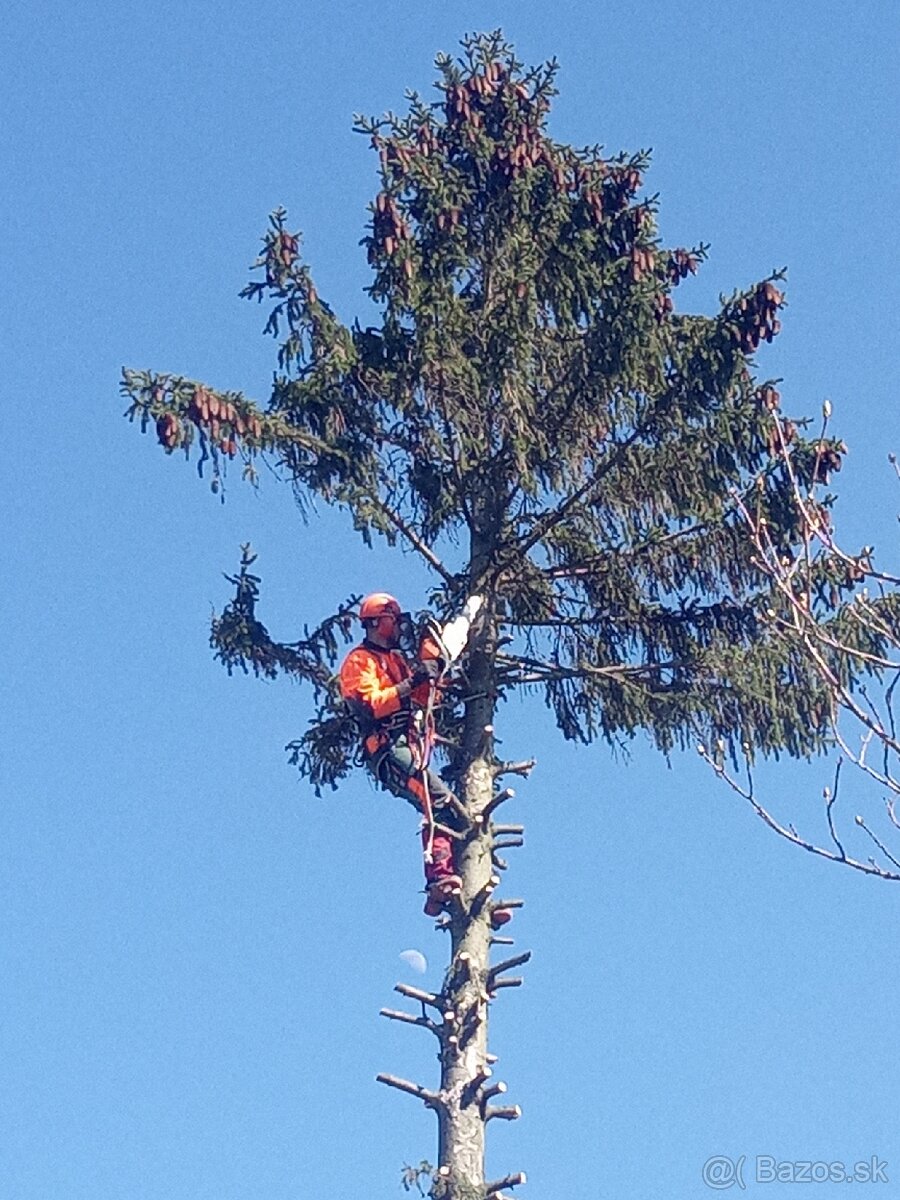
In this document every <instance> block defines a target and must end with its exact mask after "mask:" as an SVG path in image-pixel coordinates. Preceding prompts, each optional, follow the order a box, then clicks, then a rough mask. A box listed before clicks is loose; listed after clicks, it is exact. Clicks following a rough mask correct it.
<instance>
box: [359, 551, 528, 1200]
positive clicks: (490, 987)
mask: <svg viewBox="0 0 900 1200" xmlns="http://www.w3.org/2000/svg"><path fill="white" fill-rule="evenodd" d="M474 550H475V548H474V547H473V560H472V570H471V572H470V575H469V577H470V579H471V580H473V581H474V587H475V590H477V580H478V578H479V565H480V567H481V568H484V567H486V566H487V565H488V563H489V561H490V555H489V553H485V552H484V551H482V553H481V554H478V553H475V552H474ZM486 608H487V610H488V611H487V612H486V614H485V616H484V619H483V622H482V623H481V625H480V627H479V629H478V631H477V633H476V634H475V635H474V637H473V640H472V642H471V643H470V647H469V654H468V669H467V672H466V682H467V687H468V690H469V694H470V696H471V699H470V700H469V701H468V702H467V705H466V714H465V723H464V729H463V737H462V746H461V753H460V756H459V759H458V760H457V761H458V763H459V767H460V771H461V774H460V778H459V783H458V785H457V789H456V790H457V794H458V795H459V797H460V799H461V800H462V801H463V803H464V805H465V808H466V811H467V814H468V816H469V819H470V821H471V822H472V828H471V830H470V833H469V834H468V836H467V837H466V838H465V840H464V841H461V842H459V843H457V848H456V854H455V859H456V866H457V870H458V873H459V875H460V876H461V878H462V894H461V896H460V898H459V902H458V903H455V904H454V906H453V909H452V911H451V913H450V918H449V932H450V944H451V954H450V964H449V966H448V969H447V974H446V976H445V979H444V984H443V987H442V988H441V991H440V993H438V994H431V993H425V992H422V991H420V990H419V989H416V988H411V987H409V986H407V985H398V987H397V990H398V991H399V992H401V994H403V995H406V996H408V997H409V998H411V999H417V1000H420V1001H421V1002H422V1016H421V1017H414V1016H412V1015H411V1014H403V1013H397V1012H394V1011H393V1010H384V1009H383V1010H382V1012H383V1015H384V1016H386V1017H391V1018H392V1019H395V1020H402V1021H407V1022H409V1023H411V1024H417V1025H421V1026H424V1027H425V1028H427V1029H428V1030H429V1031H430V1032H431V1033H432V1034H434V1035H435V1036H436V1037H437V1038H438V1040H439V1042H440V1046H441V1053H440V1062H441V1082H440V1088H439V1089H438V1090H437V1091H434V1092H432V1091H429V1090H428V1089H427V1088H424V1087H422V1086H421V1085H418V1084H412V1083H409V1082H408V1081H406V1080H399V1079H396V1078H395V1077H394V1076H389V1075H380V1076H379V1077H378V1078H379V1079H380V1080H381V1081H382V1082H383V1083H387V1084H389V1085H390V1086H392V1087H395V1088H398V1089H399V1090H400V1091H405V1092H407V1093H409V1094H411V1095H414V1096H417V1097H418V1098H419V1099H420V1100H423V1101H424V1102H425V1103H426V1104H427V1105H428V1107H430V1108H432V1109H434V1111H435V1112H436V1114H437V1117H438V1167H437V1172H436V1178H435V1182H434V1187H433V1190H432V1196H433V1197H434V1200H485V1197H486V1196H498V1195H499V1193H500V1189H501V1188H503V1187H515V1186H516V1185H517V1184H519V1183H524V1182H525V1176H524V1174H522V1173H519V1174H517V1175H507V1176H505V1177H504V1178H503V1179H502V1180H495V1181H493V1182H487V1181H486V1179H485V1163H484V1159H485V1127H486V1125H487V1123H488V1121H489V1120H490V1119H491V1118H492V1117H497V1118H503V1119H505V1120H513V1119H515V1118H516V1117H518V1116H519V1109H518V1107H516V1106H509V1105H496V1104H491V1103H490V1102H491V1101H492V1100H495V1099H496V1097H498V1096H502V1094H503V1093H504V1092H505V1091H506V1085H505V1084H504V1083H502V1082H500V1081H494V1080H493V1079H492V1071H491V1064H492V1063H493V1062H495V1061H496V1059H495V1058H494V1056H492V1055H490V1054H489V1053H488V1009H489V1001H490V998H491V996H490V995H489V992H490V993H494V992H495V991H496V989H497V988H500V987H503V986H505V985H509V984H510V983H513V984H514V983H519V982H521V980H514V981H509V980H500V979H498V978H497V974H498V973H499V972H498V971H497V970H496V969H495V974H494V975H492V974H491V964H490V950H491V937H492V932H493V931H492V928H491V913H492V906H493V903H494V892H495V889H496V887H497V885H498V884H499V882H500V881H499V876H498V874H497V873H496V872H497V868H496V867H495V865H494V846H493V841H494V832H493V830H492V822H491V813H492V811H493V808H494V807H495V805H496V803H497V799H498V797H497V795H496V792H495V782H496V777H497V770H496V758H495V754H494V738H493V720H494V710H495V707H496V685H495V678H494V673H495V667H494V663H495V655H496V625H495V621H494V614H493V613H492V611H491V605H490V603H488V605H487V606H486ZM531 765H533V764H530V763H524V764H514V766H516V767H518V768H522V767H525V768H528V769H530V767H531ZM520 773H527V771H520ZM503 830H504V833H506V834H509V833H510V832H513V831H514V832H515V833H516V834H519V833H521V828H520V827H519V826H505V827H503ZM515 844H521V840H519V841H518V842H509V841H507V843H506V845H507V846H511V845H515ZM520 905H521V901H512V902H511V906H515V907H519V906H520ZM502 941H503V942H504V943H505V944H511V943H512V939H511V938H504V939H502ZM528 957H530V956H529V955H527V954H526V955H519V956H516V958H515V959H511V960H508V961H507V962H506V963H503V964H501V965H500V969H508V968H510V967H512V966H516V965H518V964H519V963H520V962H525V961H527V959H528ZM426 1007H427V1008H428V1009H429V1010H431V1014H430V1015H429V1014H426Z"/></svg>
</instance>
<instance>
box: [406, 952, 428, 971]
mask: <svg viewBox="0 0 900 1200" xmlns="http://www.w3.org/2000/svg"><path fill="white" fill-rule="evenodd" d="M400 958H401V960H402V961H403V962H405V963H406V965H407V966H408V967H411V968H412V969H413V970H414V971H415V972H416V974H417V975H424V974H425V972H426V971H427V970H428V960H427V959H426V958H425V955H424V954H423V953H422V951H421V950H401V951H400Z"/></svg>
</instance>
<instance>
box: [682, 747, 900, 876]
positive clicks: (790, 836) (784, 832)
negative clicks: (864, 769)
mask: <svg viewBox="0 0 900 1200" xmlns="http://www.w3.org/2000/svg"><path fill="white" fill-rule="evenodd" d="M697 752H698V754H699V755H700V757H701V758H702V759H704V760H705V761H706V762H707V763H709V765H710V766H711V767H712V768H713V770H714V771H715V773H716V774H717V775H718V776H719V778H720V779H723V780H724V781H725V782H726V783H727V784H728V786H729V787H730V788H731V789H732V790H733V791H735V792H737V794H738V795H739V796H743V798H744V799H745V800H746V801H747V802H748V803H749V804H750V805H751V806H752V808H753V810H754V812H755V813H756V814H757V816H759V817H760V818H761V820H762V821H764V822H765V824H766V825H768V826H769V828H770V829H772V830H774V831H775V833H777V834H779V836H780V837H783V838H785V839H786V840H787V841H789V842H792V843H793V844H794V845H795V846H800V848H801V849H803V850H807V851H809V853H810V854H818V855H820V856H821V857H822V858H827V859H830V860H831V862H840V863H846V865H847V866H848V867H853V869H854V870H856V871H862V872H863V874H865V875H876V876H878V878H879V879H890V880H900V872H896V871H886V870H885V869H884V868H882V867H879V866H878V865H877V863H873V862H868V863H862V862H858V861H857V860H856V859H855V858H850V857H849V856H848V855H845V854H840V853H838V854H835V853H834V851H832V850H827V849H825V848H824V847H823V846H816V845H815V844H814V843H813V842H809V841H807V840H806V839H805V838H802V837H801V836H800V835H799V834H798V833H797V832H796V830H794V829H792V828H791V827H790V826H785V825H782V824H781V823H780V822H778V821H776V820H775V818H774V817H773V816H772V815H771V813H769V812H768V811H767V810H766V809H765V808H763V806H762V805H761V804H760V803H759V801H758V800H757V799H756V798H755V796H754V795H753V794H752V792H750V791H748V790H747V789H746V788H744V787H742V786H741V784H740V783H738V781H737V780H736V779H734V778H733V777H732V776H731V775H729V773H728V772H727V771H726V770H725V768H724V767H723V766H722V764H721V763H717V762H716V761H715V760H714V759H713V757H712V756H711V755H710V753H709V751H708V750H707V749H706V747H705V746H698V747H697Z"/></svg>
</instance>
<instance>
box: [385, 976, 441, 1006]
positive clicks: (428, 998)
mask: <svg viewBox="0 0 900 1200" xmlns="http://www.w3.org/2000/svg"><path fill="white" fill-rule="evenodd" d="M394 991H395V992H399V993H400V995H401V996H407V997H408V998H409V999H410V1000H419V1001H420V1002H421V1003H422V1004H430V1005H431V1007H432V1008H436V1009H437V1010H438V1012H443V1011H444V1002H443V1000H442V999H441V997H440V996H436V995H435V994H434V992H423V991H422V989H421V988H417V987H413V986H412V985H411V984H409V983H397V984H395V985H394Z"/></svg>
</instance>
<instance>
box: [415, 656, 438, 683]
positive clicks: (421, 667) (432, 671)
mask: <svg viewBox="0 0 900 1200" xmlns="http://www.w3.org/2000/svg"><path fill="white" fill-rule="evenodd" d="M440 673H441V665H440V663H439V662H438V661H437V659H436V658H426V659H425V661H424V662H420V663H418V664H417V665H416V669H415V670H414V671H413V673H412V677H411V679H410V682H411V683H412V685H413V687H414V688H417V687H418V686H419V685H420V684H422V683H435V682H436V681H437V678H438V676H439V675H440Z"/></svg>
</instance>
